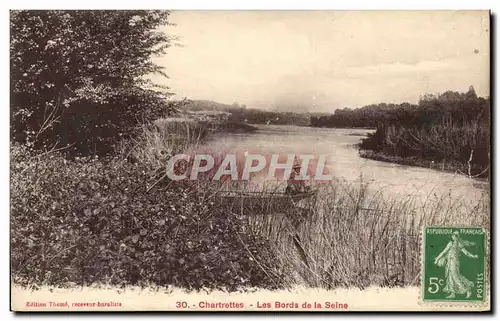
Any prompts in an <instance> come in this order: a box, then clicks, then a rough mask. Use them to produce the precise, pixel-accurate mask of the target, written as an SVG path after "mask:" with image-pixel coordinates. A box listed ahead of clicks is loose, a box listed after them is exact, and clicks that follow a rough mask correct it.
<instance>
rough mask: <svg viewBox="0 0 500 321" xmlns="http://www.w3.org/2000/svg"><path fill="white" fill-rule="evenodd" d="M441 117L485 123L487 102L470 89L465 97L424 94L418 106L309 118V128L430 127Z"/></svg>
mask: <svg viewBox="0 0 500 321" xmlns="http://www.w3.org/2000/svg"><path fill="white" fill-rule="evenodd" d="M443 117H447V118H450V117H451V118H453V120H454V121H455V122H460V123H464V122H467V121H469V120H473V119H476V118H477V117H479V119H477V120H478V121H482V122H484V121H488V120H489V100H487V99H484V98H479V97H477V95H476V93H475V91H474V88H472V87H471V88H470V89H469V91H468V92H467V93H459V92H453V91H447V92H445V93H443V94H440V95H432V94H426V95H424V96H422V97H421V99H420V101H419V103H418V104H409V103H402V104H385V103H381V104H376V105H368V106H365V107H362V108H358V109H349V108H344V109H337V110H336V111H335V113H334V114H333V115H325V116H312V117H311V126H313V127H336V128H342V127H344V128H346V127H349V128H352V127H362V128H376V127H377V126H379V125H381V124H385V125H388V124H396V125H401V126H405V125H414V124H433V123H436V122H439V120H440V119H441V118H443Z"/></svg>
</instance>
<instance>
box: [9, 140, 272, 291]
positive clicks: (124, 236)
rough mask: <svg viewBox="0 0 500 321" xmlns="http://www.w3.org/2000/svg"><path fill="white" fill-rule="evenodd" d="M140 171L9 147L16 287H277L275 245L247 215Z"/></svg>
mask: <svg viewBox="0 0 500 321" xmlns="http://www.w3.org/2000/svg"><path fill="white" fill-rule="evenodd" d="M148 183H150V182H149V174H148V173H147V172H146V171H145V170H143V169H142V168H141V167H140V165H137V164H131V163H128V162H124V163H121V164H120V163H118V161H117V160H116V159H113V158H106V159H102V160H100V159H98V158H96V157H93V158H91V157H85V158H77V159H75V160H73V161H69V160H66V159H65V158H63V157H62V156H61V155H59V154H57V153H50V154H45V155H38V156H37V155H33V154H31V153H30V152H29V151H28V149H27V148H26V147H22V146H17V145H15V146H13V147H11V259H12V261H11V264H12V270H11V271H12V277H13V280H14V281H15V282H17V283H21V284H24V285H27V284H37V285H40V284H50V285H58V286H64V285H66V284H68V282H74V283H76V284H82V285H83V284H92V283H108V284H113V285H121V286H123V285H133V284H137V285H146V284H151V283H152V284H156V285H173V286H179V287H183V288H186V289H200V288H210V289H214V288H226V289H229V290H236V289H237V288H238V287H241V286H258V287H266V288H274V287H277V286H279V285H280V280H281V277H280V273H281V272H280V270H279V267H278V266H277V265H276V263H275V260H274V254H273V251H272V250H271V247H270V246H269V244H268V243H267V242H266V241H265V240H264V239H262V238H260V237H258V236H256V235H255V234H252V233H250V232H248V229H246V228H245V224H246V223H245V221H244V219H243V218H242V217H240V216H237V215H235V214H232V213H228V212H226V211H224V210H223V209H221V208H219V207H217V206H215V205H214V204H213V202H210V200H209V199H207V195H206V193H205V192H204V191H203V190H191V191H189V192H188V191H187V190H185V189H182V188H181V187H178V186H176V185H174V184H172V183H168V182H162V183H160V184H158V185H156V187H155V188H153V189H151V190H150V191H149V192H147V191H146V186H147V184H148Z"/></svg>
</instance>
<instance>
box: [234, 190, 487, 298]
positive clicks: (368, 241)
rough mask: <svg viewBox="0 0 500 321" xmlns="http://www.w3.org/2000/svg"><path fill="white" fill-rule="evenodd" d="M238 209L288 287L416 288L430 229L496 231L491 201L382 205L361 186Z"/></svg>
mask: <svg viewBox="0 0 500 321" xmlns="http://www.w3.org/2000/svg"><path fill="white" fill-rule="evenodd" d="M275 195H276V196H269V197H271V198H272V197H278V196H277V194H275ZM232 210H236V211H238V210H240V214H242V215H245V216H246V217H247V220H248V222H249V228H250V229H252V231H253V232H256V233H258V234H260V235H262V236H264V237H266V238H267V239H268V240H269V241H270V243H271V244H273V247H274V249H275V252H276V253H278V256H277V260H278V261H279V264H280V265H281V266H282V267H283V269H285V270H287V271H289V273H286V274H285V275H287V277H286V279H285V280H283V283H284V284H287V285H288V286H290V287H293V286H296V285H307V286H310V287H321V288H327V289H330V288H336V287H352V286H355V287H360V288H365V287H368V286H389V287H392V286H412V285H413V286H417V285H418V284H419V275H420V274H419V273H420V246H421V243H420V237H421V233H422V228H423V227H424V226H426V225H478V226H483V227H485V228H486V229H489V226H490V225H489V224H490V223H489V213H490V211H489V198H488V196H487V195H484V197H483V198H482V199H480V200H478V202H477V204H475V205H474V206H470V204H465V203H464V202H462V201H461V200H454V199H452V198H451V196H450V195H444V196H439V197H438V196H434V194H431V195H429V196H428V197H427V199H425V200H424V201H423V202H422V200H421V199H417V198H416V197H406V198H403V199H396V198H394V199H387V198H385V199H384V197H383V196H382V195H381V194H380V193H369V191H368V187H367V185H365V184H362V183H361V184H360V185H352V184H348V183H337V184H335V185H334V184H332V185H322V186H321V187H320V190H319V193H318V194H317V195H316V196H315V197H313V198H311V199H309V200H305V201H302V202H301V203H299V204H298V205H292V204H291V203H289V206H288V207H283V208H282V210H281V211H280V212H273V213H265V212H263V211H258V212H254V213H252V210H251V209H249V208H248V207H247V208H241V209H238V208H236V209H235V208H234V207H232Z"/></svg>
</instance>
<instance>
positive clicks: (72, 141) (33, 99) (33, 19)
mask: <svg viewBox="0 0 500 321" xmlns="http://www.w3.org/2000/svg"><path fill="white" fill-rule="evenodd" d="M168 16H169V12H167V11H145V10H118V11H104V10H102V11H92V10H71V11H58V10H46V11H30V10H22V11H12V12H11V19H10V30H11V39H10V70H11V73H10V84H11V89H12V91H11V104H10V105H11V138H12V140H14V141H16V142H23V143H27V144H28V145H29V146H30V147H33V148H34V149H41V150H48V149H51V148H53V147H54V148H60V147H65V146H71V148H68V149H66V150H65V152H66V153H71V154H77V155H104V154H106V153H108V152H110V151H111V150H112V149H113V147H114V145H116V143H117V141H119V140H120V139H121V138H122V137H127V136H131V135H133V134H134V130H135V127H136V125H138V124H141V123H144V122H148V121H151V120H154V119H156V118H158V117H159V116H163V115H160V114H162V113H165V112H168V111H170V107H171V106H170V105H169V104H168V103H167V102H166V100H165V99H166V98H167V97H169V95H170V94H169V93H168V92H167V90H168V88H167V87H165V86H160V85H156V84H154V83H153V82H152V81H151V80H150V78H148V76H149V75H151V74H160V75H164V76H165V74H164V72H163V70H162V67H160V66H158V65H156V64H155V63H153V61H152V57H153V56H156V55H162V54H164V53H166V49H167V48H168V47H170V45H171V44H172V41H173V39H172V38H171V37H169V36H168V35H166V34H165V33H164V32H161V31H160V29H158V27H160V26H164V25H168V24H169V23H168Z"/></svg>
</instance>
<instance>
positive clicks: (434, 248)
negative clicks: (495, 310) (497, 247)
mask: <svg viewBox="0 0 500 321" xmlns="http://www.w3.org/2000/svg"><path fill="white" fill-rule="evenodd" d="M423 242H424V245H423V262H422V264H423V278H422V299H423V301H424V302H426V301H442V302H454V301H458V302H471V303H473V302H484V301H485V298H486V296H487V293H486V251H485V249H486V234H485V232H484V229H483V228H481V227H426V228H425V230H424V239H423Z"/></svg>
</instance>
